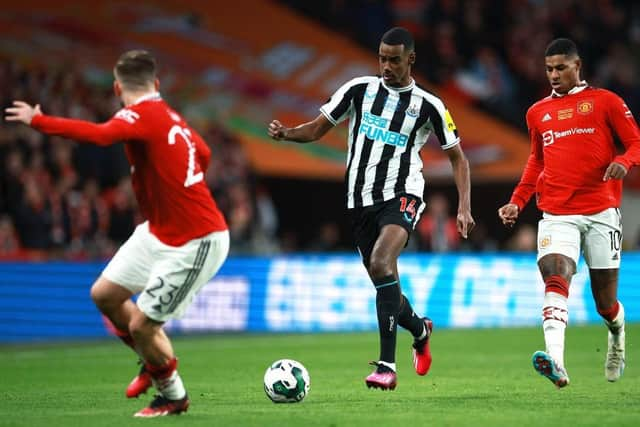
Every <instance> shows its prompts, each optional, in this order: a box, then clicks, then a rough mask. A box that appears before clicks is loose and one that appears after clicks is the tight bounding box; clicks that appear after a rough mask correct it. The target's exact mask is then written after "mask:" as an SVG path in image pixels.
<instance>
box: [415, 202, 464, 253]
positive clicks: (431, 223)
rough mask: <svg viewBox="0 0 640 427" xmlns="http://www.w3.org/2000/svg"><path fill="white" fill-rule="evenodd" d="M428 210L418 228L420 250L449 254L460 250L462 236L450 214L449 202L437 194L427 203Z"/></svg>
mask: <svg viewBox="0 0 640 427" xmlns="http://www.w3.org/2000/svg"><path fill="white" fill-rule="evenodd" d="M426 204H427V206H426V208H425V211H424V213H423V214H422V218H421V219H420V221H419V222H418V225H417V227H416V230H417V232H418V233H417V234H418V239H419V244H418V248H419V249H420V250H425V251H431V252H448V251H452V250H455V249H457V248H458V245H459V243H460V235H459V234H458V228H457V225H456V218H455V217H453V216H451V215H450V214H449V201H448V200H447V198H446V197H445V196H444V195H443V194H441V193H435V194H433V195H431V196H429V198H428V199H427V201H426Z"/></svg>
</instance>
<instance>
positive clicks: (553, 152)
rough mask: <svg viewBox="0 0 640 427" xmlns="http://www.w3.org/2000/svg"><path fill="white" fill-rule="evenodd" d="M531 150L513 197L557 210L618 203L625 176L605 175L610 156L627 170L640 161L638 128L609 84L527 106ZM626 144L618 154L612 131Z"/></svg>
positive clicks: (586, 210) (574, 211) (584, 210)
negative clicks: (533, 201)
mask: <svg viewBox="0 0 640 427" xmlns="http://www.w3.org/2000/svg"><path fill="white" fill-rule="evenodd" d="M527 127H528V128H529V137H530V139H531V154H530V155H529V159H528V160H527V164H526V166H525V169H524V172H523V174H522V178H521V179H520V183H519V184H518V185H517V186H516V188H515V190H514V191H513V195H512V196H511V203H515V204H516V205H518V207H519V208H520V210H522V209H523V208H524V206H525V205H526V204H527V202H528V201H529V199H530V198H531V196H532V195H533V193H534V192H535V193H536V198H537V203H538V207H539V208H540V209H541V210H542V211H544V212H548V213H551V214H556V215H578V214H581V215H590V214H594V213H597V212H601V211H603V210H605V209H608V208H611V207H619V206H620V201H621V197H622V180H619V179H609V180H608V181H603V180H602V178H603V177H604V174H605V171H606V169H607V167H608V166H609V164H610V163H611V162H612V161H615V162H617V163H620V164H622V165H623V166H624V167H625V168H627V171H628V170H629V169H630V168H631V167H632V166H634V165H637V164H639V163H640V131H639V130H638V125H637V123H636V121H635V120H634V118H633V114H632V113H631V111H629V108H628V107H627V106H626V104H625V103H624V101H623V100H622V99H621V98H620V97H619V96H617V95H616V94H614V93H613V92H610V91H608V90H605V89H597V88H593V87H590V86H579V87H576V88H574V89H573V90H572V91H570V92H569V93H568V94H567V95H564V96H557V95H552V96H549V97H547V98H544V99H542V100H540V101H538V102H537V103H535V104H533V105H532V106H531V108H529V111H527ZM616 135H617V137H618V139H619V140H620V141H621V142H622V144H623V145H624V147H625V152H624V154H621V155H618V153H617V151H616V146H615V142H614V136H616Z"/></svg>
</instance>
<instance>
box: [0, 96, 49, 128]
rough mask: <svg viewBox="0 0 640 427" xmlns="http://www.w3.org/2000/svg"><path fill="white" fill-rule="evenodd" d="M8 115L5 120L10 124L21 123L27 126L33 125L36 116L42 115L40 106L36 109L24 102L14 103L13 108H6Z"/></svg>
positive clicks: (37, 105)
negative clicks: (32, 121)
mask: <svg viewBox="0 0 640 427" xmlns="http://www.w3.org/2000/svg"><path fill="white" fill-rule="evenodd" d="M4 112H5V113H6V115H5V117H4V119H5V120H6V121H8V122H20V123H24V124H25V125H28V126H29V125H31V120H33V117H34V116H37V115H39V114H42V110H40V104H36V106H35V107H33V106H31V105H30V104H28V103H26V102H24V101H13V107H9V108H5V110H4Z"/></svg>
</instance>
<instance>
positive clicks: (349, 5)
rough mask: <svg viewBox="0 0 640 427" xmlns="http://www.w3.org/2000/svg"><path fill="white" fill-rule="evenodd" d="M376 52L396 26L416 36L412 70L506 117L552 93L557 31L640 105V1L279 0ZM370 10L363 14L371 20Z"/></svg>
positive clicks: (513, 118) (600, 78) (588, 66)
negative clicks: (548, 57)
mask: <svg viewBox="0 0 640 427" xmlns="http://www.w3.org/2000/svg"><path fill="white" fill-rule="evenodd" d="M281 1H282V3H284V4H286V5H287V6H289V7H291V8H293V9H296V10H297V11H299V12H300V13H302V14H304V15H307V16H308V17H310V18H313V19H316V20H319V21H320V22H321V23H322V24H323V25H325V26H327V27H329V28H332V29H334V30H335V31H338V32H340V33H342V34H345V35H346V36H348V37H349V38H351V39H353V40H356V41H358V42H359V43H360V44H361V45H362V46H363V47H365V48H366V49H368V50H370V51H371V50H373V51H375V50H377V48H378V35H379V34H381V33H383V32H384V31H385V30H386V29H388V28H390V27H393V26H396V25H398V26H403V27H406V28H408V29H410V30H411V31H412V32H413V34H414V36H415V39H416V51H417V55H418V56H417V58H418V59H417V61H416V64H415V66H414V70H415V71H416V72H417V73H418V74H421V75H422V76H425V77H426V78H427V79H428V80H429V82H431V83H433V84H437V85H439V86H440V87H445V86H446V87H449V88H450V89H453V90H455V91H456V92H457V93H458V94H459V95H460V96H464V97H467V98H468V99H469V100H470V101H471V102H473V103H475V104H476V105H478V106H479V107H481V108H484V109H486V110H487V111H489V112H491V113H492V114H494V115H496V116H498V117H500V118H501V119H503V120H506V121H508V122H509V123H511V124H513V125H515V126H517V127H520V128H522V129H524V128H525V123H524V119H523V118H524V114H525V112H526V109H527V108H528V107H529V106H530V105H531V104H532V103H533V102H535V101H536V100H538V99H540V98H542V97H544V96H547V95H548V94H549V93H550V89H549V84H548V83H547V81H546V79H545V76H544V72H543V71H544V69H543V67H542V65H541V63H540V58H542V57H543V56H544V49H545V47H546V46H547V44H548V43H549V41H550V40H552V39H553V38H554V37H560V36H563V37H569V38H571V39H573V40H574V41H575V42H576V43H577V45H578V46H580V53H581V56H582V58H583V76H584V77H585V78H586V79H587V80H588V81H589V83H590V84H592V85H594V86H600V87H605V88H607V89H610V90H612V91H614V92H616V93H617V94H619V95H620V96H621V97H622V98H623V99H625V100H626V101H627V104H628V105H629V107H630V108H631V110H632V111H634V112H637V111H640V85H639V84H638V82H637V79H636V78H635V76H637V75H638V69H639V65H640V64H639V62H640V56H639V55H638V52H640V5H639V4H637V3H636V2H629V1H617V0H598V1H580V0H566V1H561V2H553V1H549V0H542V1H541V0H496V1H488V0H354V1H344V0H329V1H326V2H299V1H294V0H281ZM364 17H366V19H364Z"/></svg>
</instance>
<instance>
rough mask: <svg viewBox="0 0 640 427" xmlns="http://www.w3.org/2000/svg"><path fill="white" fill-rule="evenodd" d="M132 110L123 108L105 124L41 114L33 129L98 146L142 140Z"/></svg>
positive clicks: (36, 117)
mask: <svg viewBox="0 0 640 427" xmlns="http://www.w3.org/2000/svg"><path fill="white" fill-rule="evenodd" d="M136 116H137V113H135V112H134V111H132V110H129V109H126V108H123V109H122V110H120V111H118V112H117V113H116V114H115V116H113V117H112V118H111V119H110V120H109V121H107V122H105V123H100V124H97V123H92V122H88V121H86V120H77V119H66V118H63V117H55V116H47V115H45V114H40V115H37V116H34V117H33V119H32V120H31V127H32V128H34V129H36V130H38V131H40V132H43V133H46V134H48V135H56V136H61V137H64V138H69V139H73V140H75V141H78V142H83V141H88V142H92V143H94V144H96V145H111V144H115V143H116V142H120V141H128V140H134V139H141V134H140V128H139V126H135V123H136V120H137V118H138V117H136Z"/></svg>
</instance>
